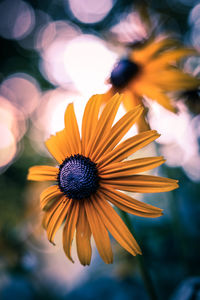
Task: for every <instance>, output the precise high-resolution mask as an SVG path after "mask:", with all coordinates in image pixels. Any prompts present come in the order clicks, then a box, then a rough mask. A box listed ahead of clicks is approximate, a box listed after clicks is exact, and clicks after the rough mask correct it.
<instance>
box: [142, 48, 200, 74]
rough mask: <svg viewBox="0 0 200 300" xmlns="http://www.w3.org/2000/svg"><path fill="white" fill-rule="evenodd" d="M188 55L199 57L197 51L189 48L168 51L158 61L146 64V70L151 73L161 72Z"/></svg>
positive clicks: (157, 58)
mask: <svg viewBox="0 0 200 300" xmlns="http://www.w3.org/2000/svg"><path fill="white" fill-rule="evenodd" d="M188 55H197V51H196V50H194V49H187V48H180V49H174V50H170V51H166V52H164V53H161V54H160V56H158V57H156V59H154V60H152V61H151V62H149V63H148V64H146V65H145V70H146V71H149V72H152V71H154V70H161V69H162V68H163V67H166V66H167V65H169V64H171V63H173V62H178V61H179V60H180V59H182V58H183V57H185V56H188Z"/></svg>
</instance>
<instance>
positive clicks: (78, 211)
mask: <svg viewBox="0 0 200 300" xmlns="http://www.w3.org/2000/svg"><path fill="white" fill-rule="evenodd" d="M121 101H122V96H119V95H118V94H117V95H115V96H114V97H112V98H111V99H110V100H109V101H108V103H107V104H106V106H105V108H104V109H103V111H102V113H101V114H100V116H99V109H100V106H101V102H102V96H101V95H95V96H93V97H92V98H91V99H90V100H89V101H88V103H87V105H86V108H85V111H84V115H83V120H82V134H81V135H82V137H80V133H79V129H78V125H77V120H76V116H75V113H74V108H73V104H69V105H68V107H67V109H66V112H65V128H64V129H63V130H62V131H60V132H57V133H56V135H55V136H51V137H50V138H49V139H48V140H47V141H46V146H47V148H48V150H49V152H50V153H51V154H52V156H53V157H54V158H55V159H56V161H57V162H58V164H59V167H53V166H34V167H31V168H30V169H29V174H28V179H29V180H36V181H46V180H47V181H55V184H54V185H52V186H50V187H48V188H47V189H45V190H44V191H43V192H42V193H41V196H40V203H41V208H42V209H43V210H44V211H45V213H44V219H43V224H44V227H45V228H46V230H47V236H48V239H49V241H50V242H52V243H54V237H55V234H56V231H57V230H58V228H59V227H60V226H61V224H62V223H63V222H64V224H65V225H64V229H63V248H64V251H65V253H66V256H67V257H68V258H69V259H70V260H71V261H72V262H73V259H72V257H71V244H72V240H73V237H74V233H75V230H76V245H77V253H78V257H79V260H80V262H81V263H82V264H83V265H89V264H90V260H91V253H92V250H91V244H90V240H91V234H92V235H93V237H94V240H95V243H96V246H97V249H98V251H99V254H100V256H101V257H102V259H103V260H104V262H105V263H112V261H113V254H112V249H111V244H110V238H109V234H108V231H109V232H110V233H111V235H112V236H113V237H114V238H115V239H116V240H117V241H118V242H119V244H121V246H122V247H124V248H125V249H126V250H127V251H128V252H130V253H131V254H132V255H136V254H141V250H140V247H139V246H138V244H137V242H136V241H135V239H134V237H133V236H132V234H131V233H130V231H129V230H128V228H127V226H126V225H125V224H124V222H123V221H122V220H121V218H120V217H119V216H118V214H117V213H116V211H115V210H114V209H113V207H112V206H111V205H110V203H112V204H114V205H116V206H117V207H118V208H120V209H122V210H124V211H126V212H129V213H132V214H135V215H137V216H142V217H158V216H160V215H162V209H160V208H156V207H154V206H152V205H149V204H145V203H142V202H140V201H138V200H135V199H133V198H132V197H130V196H128V195H126V194H125V193H122V192H121V191H120V190H124V191H128V192H135V193H149V192H150V193H151V192H152V193H156V192H166V191H170V190H173V189H175V188H177V187H178V185H177V181H176V180H172V179H167V178H162V177H157V176H149V175H138V173H140V172H143V171H146V170H150V169H152V168H154V167H157V166H159V165H161V164H162V163H163V162H164V159H163V157H149V158H142V159H133V160H129V161H124V159H126V158H127V157H128V156H129V155H131V154H133V153H134V152H136V151H137V150H139V149H141V148H142V147H144V146H146V145H147V144H149V143H150V142H152V141H154V140H155V139H156V138H158V137H159V134H158V133H157V132H156V131H155V130H150V131H147V132H143V133H140V134H138V135H136V136H133V137H131V138H129V139H127V140H125V141H124V142H121V143H119V142H120V140H121V139H122V137H123V136H124V135H125V134H126V132H127V131H128V130H129V129H130V128H131V126H132V125H133V124H134V123H135V121H136V120H137V119H138V117H139V116H140V115H141V113H142V107H141V106H137V107H135V108H134V109H132V110H131V111H129V112H128V113H126V114H125V115H124V116H123V117H122V118H121V119H120V120H119V121H118V122H117V123H116V124H115V125H113V126H112V124H113V121H114V119H115V116H116V113H117V111H118V108H119V105H120V103H121ZM109 202H110V203H109Z"/></svg>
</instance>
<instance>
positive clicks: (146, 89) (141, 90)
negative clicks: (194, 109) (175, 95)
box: [133, 77, 176, 112]
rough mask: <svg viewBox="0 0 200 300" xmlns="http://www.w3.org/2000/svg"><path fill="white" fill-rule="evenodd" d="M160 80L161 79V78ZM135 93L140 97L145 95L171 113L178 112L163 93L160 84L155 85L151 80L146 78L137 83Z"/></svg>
mask: <svg viewBox="0 0 200 300" xmlns="http://www.w3.org/2000/svg"><path fill="white" fill-rule="evenodd" d="M159 78H160V77H159ZM133 89H134V91H135V92H136V93H137V94H139V95H143V96H144V95H145V96H147V97H149V98H151V99H152V100H155V101H157V102H158V103H159V104H160V105H162V106H163V107H164V108H166V109H168V110H169V111H172V112H176V109H175V108H174V107H173V105H172V104H171V101H170V99H169V98H168V97H167V95H165V94H164V93H163V91H162V90H161V89H160V87H159V84H158V85H156V84H154V83H151V82H149V78H146V77H145V79H144V80H141V81H137V83H135V84H134V87H133Z"/></svg>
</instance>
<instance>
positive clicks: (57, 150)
mask: <svg viewBox="0 0 200 300" xmlns="http://www.w3.org/2000/svg"><path fill="white" fill-rule="evenodd" d="M62 133H63V131H62V132H60V133H59V134H58V135H51V136H50V138H49V139H48V140H46V142H45V145H46V147H47V149H48V151H49V153H50V154H51V155H52V156H53V157H54V158H55V159H56V161H57V162H58V163H59V164H62V162H63V161H64V160H65V158H66V156H67V155H66V156H65V155H64V153H63V144H62V142H61V139H60V134H62ZM63 140H64V138H63Z"/></svg>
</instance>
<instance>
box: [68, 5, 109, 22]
mask: <svg viewBox="0 0 200 300" xmlns="http://www.w3.org/2000/svg"><path fill="white" fill-rule="evenodd" d="M68 2H69V7H70V9H71V11H72V13H73V15H74V16H75V17H76V18H77V19H78V20H79V21H81V22H82V23H97V22H100V21H101V20H103V19H104V18H105V17H106V15H107V14H108V13H109V11H110V10H111V8H112V7H113V0H101V1H94V0H68Z"/></svg>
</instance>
